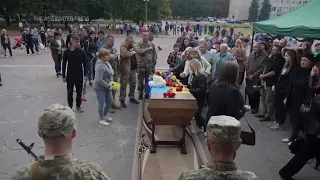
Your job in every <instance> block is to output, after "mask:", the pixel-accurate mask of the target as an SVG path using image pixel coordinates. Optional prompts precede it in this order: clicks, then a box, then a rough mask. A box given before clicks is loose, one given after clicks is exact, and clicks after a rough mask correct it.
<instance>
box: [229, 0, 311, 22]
mask: <svg viewBox="0 0 320 180" xmlns="http://www.w3.org/2000/svg"><path fill="white" fill-rule="evenodd" d="M262 1H263V0H259V3H260V8H261V3H262ZM251 2H252V0H230V7H229V16H228V17H229V18H231V19H232V18H234V19H240V20H247V19H248V17H249V8H250V5H251ZM270 2H271V6H272V8H271V14H270V18H275V17H278V16H281V15H283V14H286V13H288V12H290V11H293V10H294V9H296V8H298V7H300V6H302V5H304V4H306V3H307V2H308V0H270Z"/></svg>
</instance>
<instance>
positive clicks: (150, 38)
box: [149, 32, 158, 74]
mask: <svg viewBox="0 0 320 180" xmlns="http://www.w3.org/2000/svg"><path fill="white" fill-rule="evenodd" d="M153 37H154V35H153V33H152V32H149V41H150V43H152V41H153ZM152 48H153V51H154V52H156V53H154V57H153V58H152V59H155V62H156V63H157V59H158V53H157V49H156V46H155V45H154V44H153V43H152ZM156 65H157V64H154V65H153V69H152V74H155V73H156Z"/></svg>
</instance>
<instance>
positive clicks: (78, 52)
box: [62, 35, 88, 112]
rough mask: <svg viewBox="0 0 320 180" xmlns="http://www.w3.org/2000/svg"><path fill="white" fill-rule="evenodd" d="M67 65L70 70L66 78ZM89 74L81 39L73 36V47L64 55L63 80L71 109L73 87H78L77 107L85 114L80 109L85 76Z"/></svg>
mask: <svg viewBox="0 0 320 180" xmlns="http://www.w3.org/2000/svg"><path fill="white" fill-rule="evenodd" d="M67 65H68V70H67V76H66V67H67ZM87 72H88V71H87V56H86V53H85V52H84V50H83V49H81V48H80V37H79V36H77V35H73V36H72V37H71V47H70V48H69V49H67V50H66V51H65V52H64V54H63V63H62V80H63V82H67V90H68V104H69V107H70V108H71V109H72V106H73V87H74V86H76V92H77V98H76V106H77V110H78V112H83V111H82V109H81V107H80V106H81V95H82V85H83V76H87Z"/></svg>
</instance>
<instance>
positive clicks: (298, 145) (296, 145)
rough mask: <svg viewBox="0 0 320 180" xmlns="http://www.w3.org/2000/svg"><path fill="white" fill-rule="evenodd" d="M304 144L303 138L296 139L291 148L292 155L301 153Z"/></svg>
mask: <svg viewBox="0 0 320 180" xmlns="http://www.w3.org/2000/svg"><path fill="white" fill-rule="evenodd" d="M304 143H305V139H304V138H303V137H299V138H296V139H294V140H293V141H292V142H291V144H290V146H289V149H290V152H291V153H292V154H298V153H299V152H300V151H301V149H302V147H303V145H304Z"/></svg>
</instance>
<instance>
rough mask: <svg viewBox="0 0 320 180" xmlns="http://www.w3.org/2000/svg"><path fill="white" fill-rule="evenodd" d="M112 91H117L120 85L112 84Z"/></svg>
mask: <svg viewBox="0 0 320 180" xmlns="http://www.w3.org/2000/svg"><path fill="white" fill-rule="evenodd" d="M112 89H113V90H118V89H120V84H119V83H118V82H114V83H113V84H112Z"/></svg>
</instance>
